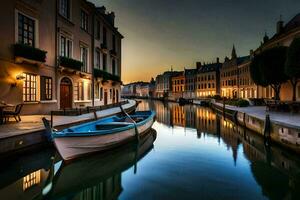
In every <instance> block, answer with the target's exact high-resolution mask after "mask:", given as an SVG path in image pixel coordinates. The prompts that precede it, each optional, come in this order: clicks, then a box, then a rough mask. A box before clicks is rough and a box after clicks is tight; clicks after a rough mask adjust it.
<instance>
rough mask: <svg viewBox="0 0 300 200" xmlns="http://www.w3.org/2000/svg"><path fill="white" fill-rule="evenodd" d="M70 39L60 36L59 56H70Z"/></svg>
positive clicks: (71, 45)
mask: <svg viewBox="0 0 300 200" xmlns="http://www.w3.org/2000/svg"><path fill="white" fill-rule="evenodd" d="M72 47H73V44H72V41H71V40H70V39H68V38H66V37H65V36H61V37H60V56H64V57H68V58H71V57H72Z"/></svg>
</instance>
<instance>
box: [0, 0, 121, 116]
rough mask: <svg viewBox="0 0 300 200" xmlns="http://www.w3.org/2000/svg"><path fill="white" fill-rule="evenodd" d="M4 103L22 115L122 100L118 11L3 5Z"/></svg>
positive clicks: (76, 5)
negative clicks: (18, 107) (19, 106)
mask: <svg viewBox="0 0 300 200" xmlns="http://www.w3.org/2000/svg"><path fill="white" fill-rule="evenodd" d="M0 5H1V7H0V12H1V13H2V16H5V17H2V18H1V19H0V23H1V25H2V26H1V31H0V39H1V43H0V65H1V69H0V91H1V92H0V100H1V101H4V102H5V103H10V104H20V103H22V104H24V107H23V108H24V109H23V114H46V113H49V112H50V111H51V110H58V109H69V108H77V107H85V106H98V105H104V104H110V103H115V102H118V101H119V99H120V89H121V79H120V77H121V40H122V38H123V36H122V35H121V34H120V32H119V31H118V29H117V28H116V27H115V24H114V20H115V14H114V12H107V11H106V8H105V7H104V6H102V7H97V6H95V5H94V4H93V3H90V2H88V1H86V0H53V1H25V0H12V1H5V2H4V1H3V2H1V4H0Z"/></svg>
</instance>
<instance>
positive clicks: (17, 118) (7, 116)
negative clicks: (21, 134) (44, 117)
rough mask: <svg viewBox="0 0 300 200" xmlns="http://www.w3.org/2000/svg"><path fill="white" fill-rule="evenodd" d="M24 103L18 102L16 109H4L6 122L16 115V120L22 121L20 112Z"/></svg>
mask: <svg viewBox="0 0 300 200" xmlns="http://www.w3.org/2000/svg"><path fill="white" fill-rule="evenodd" d="M22 107H23V104H18V105H17V106H16V108H15V110H14V111H3V116H4V122H8V121H9V118H10V117H14V118H15V120H16V122H20V121H21V117H20V113H21V110H22Z"/></svg>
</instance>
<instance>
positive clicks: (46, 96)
mask: <svg viewBox="0 0 300 200" xmlns="http://www.w3.org/2000/svg"><path fill="white" fill-rule="evenodd" d="M41 100H52V78H51V77H46V76H41Z"/></svg>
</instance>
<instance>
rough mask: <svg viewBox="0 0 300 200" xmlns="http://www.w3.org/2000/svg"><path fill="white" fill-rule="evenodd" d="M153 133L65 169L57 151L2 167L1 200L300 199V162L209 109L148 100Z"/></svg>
mask: <svg viewBox="0 0 300 200" xmlns="http://www.w3.org/2000/svg"><path fill="white" fill-rule="evenodd" d="M139 109H140V110H147V109H153V110H155V111H156V113H157V122H155V124H154V126H153V128H154V129H155V130H156V131H154V130H152V131H151V133H150V134H148V135H147V136H146V137H144V138H143V139H142V140H141V142H140V143H139V144H138V145H137V144H129V145H127V146H126V147H123V148H121V149H118V150H116V151H114V152H110V153H109V154H108V153H106V154H99V155H95V156H92V157H88V158H85V159H83V160H79V161H76V162H74V163H71V164H68V165H65V164H64V163H62V162H61V161H60V160H59V158H58V156H57V155H56V153H55V152H54V151H53V150H52V149H47V150H40V152H37V153H34V154H31V155H27V156H22V157H20V158H18V159H14V160H13V161H1V163H2V165H1V171H0V199H1V200H2V199H12V200H14V199H43V198H46V199H105V200H106V199H300V159H299V156H298V155H294V154H292V153H290V152H287V151H285V150H284V149H281V148H279V147H277V146H271V147H268V148H267V147H265V146H264V142H263V140H262V139H261V138H260V137H258V136H257V135H256V134H253V133H252V132H249V131H248V130H245V129H243V128H242V127H239V126H237V125H235V124H234V123H233V122H231V121H230V120H224V119H223V118H222V117H221V116H219V115H217V114H216V113H214V112H213V111H211V110H210V109H209V108H203V107H197V106H193V105H187V106H182V107H181V106H179V105H178V104H173V103H169V104H163V103H161V102H158V101H142V103H141V104H140V105H139Z"/></svg>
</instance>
